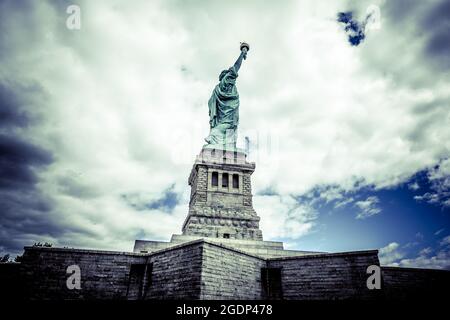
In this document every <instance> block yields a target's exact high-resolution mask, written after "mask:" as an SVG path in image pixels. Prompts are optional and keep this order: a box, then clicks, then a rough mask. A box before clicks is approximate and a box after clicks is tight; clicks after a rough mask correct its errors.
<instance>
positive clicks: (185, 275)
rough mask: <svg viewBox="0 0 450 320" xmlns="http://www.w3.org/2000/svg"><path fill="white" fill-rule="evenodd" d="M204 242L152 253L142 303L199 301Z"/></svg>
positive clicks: (195, 242) (194, 242)
mask: <svg viewBox="0 0 450 320" xmlns="http://www.w3.org/2000/svg"><path fill="white" fill-rule="evenodd" d="M202 257H203V242H202V241H193V242H190V243H187V244H182V245H178V246H174V247H171V248H169V249H166V250H165V251H162V252H155V253H154V254H152V255H151V256H150V258H149V263H151V264H152V274H151V281H150V283H149V289H148V292H147V295H146V297H145V299H199V298H200V287H201V278H200V277H201V271H202Z"/></svg>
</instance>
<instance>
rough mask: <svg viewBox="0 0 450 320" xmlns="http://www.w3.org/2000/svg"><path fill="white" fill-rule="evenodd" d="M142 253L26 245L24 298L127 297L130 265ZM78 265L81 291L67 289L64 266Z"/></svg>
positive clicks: (142, 258)
mask: <svg viewBox="0 0 450 320" xmlns="http://www.w3.org/2000/svg"><path fill="white" fill-rule="evenodd" d="M146 261H147V257H145V256H143V255H141V254H133V253H123V252H112V251H98V250H80V249H66V248H42V247H25V252H24V255H23V260H22V263H21V276H22V279H23V282H24V283H25V286H24V295H25V298H27V299H49V300H62V299H126V298H127V291H128V285H129V273H130V266H131V265H132V264H145V263H146ZM70 265H78V266H79V267H80V270H81V290H77V289H74V290H69V289H68V288H67V285H66V281H67V279H68V277H69V276H70V274H68V273H66V271H67V267H68V266H70Z"/></svg>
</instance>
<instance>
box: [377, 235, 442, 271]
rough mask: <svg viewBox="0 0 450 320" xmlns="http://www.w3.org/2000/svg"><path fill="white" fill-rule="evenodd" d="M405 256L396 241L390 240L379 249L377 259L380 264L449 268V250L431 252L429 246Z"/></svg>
mask: <svg viewBox="0 0 450 320" xmlns="http://www.w3.org/2000/svg"><path fill="white" fill-rule="evenodd" d="M444 240H445V238H444ZM405 247H406V246H405ZM405 257H406V253H405V252H404V251H403V250H401V249H400V246H399V244H398V243H397V242H391V243H390V244H388V245H387V246H385V247H383V248H381V249H380V250H379V259H380V264H382V265H388V266H396V267H411V268H431V269H450V252H449V251H448V250H439V251H437V252H436V253H435V254H433V249H432V248H431V247H427V248H424V249H422V250H420V251H419V253H418V254H417V256H416V257H414V258H405Z"/></svg>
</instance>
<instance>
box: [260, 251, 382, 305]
mask: <svg viewBox="0 0 450 320" xmlns="http://www.w3.org/2000/svg"><path fill="white" fill-rule="evenodd" d="M370 265H379V261H378V251H377V250H372V251H359V252H345V253H334V254H321V255H308V256H301V257H286V258H274V259H269V260H268V262H267V266H268V267H269V268H281V291H282V293H281V295H282V297H283V299H288V300H289V299H292V300H337V299H339V300H341V299H363V300H365V299H378V298H380V297H381V296H382V292H381V290H369V289H367V285H366V280H367V278H368V277H369V275H368V274H366V270H367V267H368V266H370Z"/></svg>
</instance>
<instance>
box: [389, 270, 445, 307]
mask: <svg viewBox="0 0 450 320" xmlns="http://www.w3.org/2000/svg"><path fill="white" fill-rule="evenodd" d="M381 270H382V276H383V291H384V294H385V297H386V299H388V300H405V299H419V298H420V299H439V300H440V299H443V298H444V297H446V296H448V290H449V288H450V271H448V270H431V269H414V268H398V267H382V268H381Z"/></svg>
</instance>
